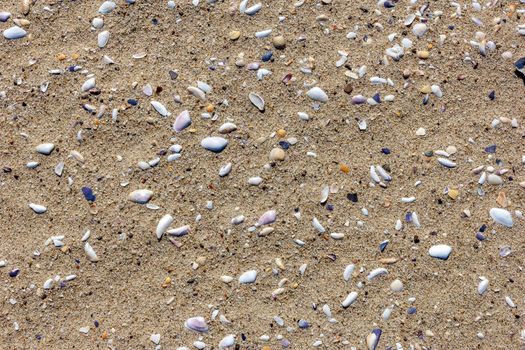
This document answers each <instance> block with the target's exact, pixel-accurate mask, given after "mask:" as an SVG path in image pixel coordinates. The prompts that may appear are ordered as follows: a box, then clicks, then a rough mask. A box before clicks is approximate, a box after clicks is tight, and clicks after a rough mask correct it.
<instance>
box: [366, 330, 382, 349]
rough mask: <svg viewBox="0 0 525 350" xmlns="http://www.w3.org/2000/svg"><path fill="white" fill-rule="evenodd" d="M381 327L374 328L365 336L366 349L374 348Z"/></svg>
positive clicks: (377, 342) (379, 335)
mask: <svg viewBox="0 0 525 350" xmlns="http://www.w3.org/2000/svg"><path fill="white" fill-rule="evenodd" d="M381 333H382V331H381V329H379V328H376V329H374V330H373V331H372V333H370V334H369V335H368V336H367V337H366V346H367V348H368V350H376V348H377V344H379V339H380V338H381Z"/></svg>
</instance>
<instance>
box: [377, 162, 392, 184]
mask: <svg viewBox="0 0 525 350" xmlns="http://www.w3.org/2000/svg"><path fill="white" fill-rule="evenodd" d="M376 170H377V172H378V173H379V175H380V176H381V177H382V178H383V179H384V180H385V181H392V176H390V174H389V173H388V172H387V171H386V170H385V169H383V167H382V166H381V165H377V166H376Z"/></svg>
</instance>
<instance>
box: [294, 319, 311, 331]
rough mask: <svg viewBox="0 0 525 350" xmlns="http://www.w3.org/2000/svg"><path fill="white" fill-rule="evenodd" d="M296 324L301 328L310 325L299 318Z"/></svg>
mask: <svg viewBox="0 0 525 350" xmlns="http://www.w3.org/2000/svg"><path fill="white" fill-rule="evenodd" d="M297 324H298V325H299V328H301V329H306V328H308V327H310V324H309V323H308V321H306V320H299V322H297Z"/></svg>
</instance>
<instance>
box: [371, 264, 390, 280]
mask: <svg viewBox="0 0 525 350" xmlns="http://www.w3.org/2000/svg"><path fill="white" fill-rule="evenodd" d="M386 274H388V270H387V269H385V268H384V267H379V268H377V269H374V270H372V271H370V273H369V274H368V276H366V279H367V280H369V281H371V280H373V279H374V278H376V277H379V276H383V275H386Z"/></svg>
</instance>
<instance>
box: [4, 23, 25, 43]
mask: <svg viewBox="0 0 525 350" xmlns="http://www.w3.org/2000/svg"><path fill="white" fill-rule="evenodd" d="M3 34H4V38H6V39H9V40H15V39H21V38H23V37H25V36H26V35H27V32H26V31H25V30H23V29H22V28H20V27H17V26H14V27H11V28H7V29H6V30H4V32H3Z"/></svg>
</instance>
